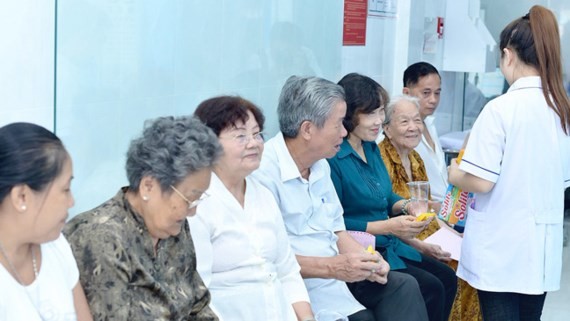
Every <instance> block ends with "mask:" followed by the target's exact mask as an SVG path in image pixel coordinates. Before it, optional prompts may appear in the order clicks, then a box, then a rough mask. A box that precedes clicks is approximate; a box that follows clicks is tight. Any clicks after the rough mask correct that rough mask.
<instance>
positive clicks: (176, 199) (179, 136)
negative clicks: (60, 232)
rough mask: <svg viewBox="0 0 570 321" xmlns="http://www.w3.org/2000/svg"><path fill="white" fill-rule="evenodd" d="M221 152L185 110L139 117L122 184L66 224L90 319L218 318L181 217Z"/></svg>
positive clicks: (187, 213) (198, 197)
mask: <svg viewBox="0 0 570 321" xmlns="http://www.w3.org/2000/svg"><path fill="white" fill-rule="evenodd" d="M220 154H221V147H220V145H219V143H218V139H217V137H216V136H215V135H214V133H213V132H212V131H211V130H210V129H209V128H208V127H206V126H205V125H203V124H202V123H201V122H200V121H199V120H197V119H193V118H191V117H177V118H175V117H163V118H157V119H155V120H152V121H149V122H147V123H146V124H145V128H144V131H143V133H142V136H140V137H139V138H136V139H134V140H133V141H132V142H131V144H130V147H129V150H128V152H127V162H126V170H127V176H128V180H129V186H127V187H123V188H121V189H120V190H119V192H118V193H117V194H116V195H115V196H114V197H113V198H111V199H110V200H108V201H107V202H105V203H103V204H102V205H100V206H98V207H96V208H95V209H92V210H90V211H87V212H85V213H83V214H80V215H78V216H76V217H75V218H73V219H72V220H71V221H70V222H69V223H68V224H67V226H66V227H65V229H64V233H65V235H66V236H67V238H68V240H69V243H70V244H71V247H72V250H73V252H74V254H75V257H76V259H77V264H78V267H79V271H80V281H81V284H82V285H83V287H84V288H85V293H86V296H87V300H88V302H89V305H90V307H91V312H92V314H93V317H94V319H95V320H217V319H218V318H217V317H216V315H215V314H214V313H213V312H212V311H211V309H210V308H209V306H208V304H209V301H210V294H209V292H208V289H207V288H206V287H205V286H204V284H203V282H202V279H201V278H200V276H199V275H198V273H197V272H196V256H195V252H194V246H193V243H192V239H191V237H190V232H189V227H188V222H187V220H186V217H187V216H191V215H194V213H195V212H196V206H197V205H198V204H199V203H200V201H201V200H202V199H204V198H205V197H206V196H207V194H205V193H204V192H205V191H206V189H208V186H209V184H210V176H211V168H212V165H213V164H214V162H216V160H217V159H218V158H219V156H220Z"/></svg>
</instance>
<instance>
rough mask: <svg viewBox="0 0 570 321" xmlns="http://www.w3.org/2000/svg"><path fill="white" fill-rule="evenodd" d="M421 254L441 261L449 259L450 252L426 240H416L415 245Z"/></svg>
mask: <svg viewBox="0 0 570 321" xmlns="http://www.w3.org/2000/svg"><path fill="white" fill-rule="evenodd" d="M415 247H416V248H417V250H418V251H420V252H421V253H422V254H423V255H427V256H431V257H433V258H434V259H436V260H439V261H442V262H449V261H451V253H449V252H447V251H444V250H443V249H442V248H441V246H439V245H435V244H430V243H426V242H423V241H421V242H418V243H417V245H416V246H415Z"/></svg>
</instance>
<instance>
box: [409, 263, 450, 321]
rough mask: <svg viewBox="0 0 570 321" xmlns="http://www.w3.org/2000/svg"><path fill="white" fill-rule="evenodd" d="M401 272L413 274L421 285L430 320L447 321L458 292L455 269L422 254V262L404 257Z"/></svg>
mask: <svg viewBox="0 0 570 321" xmlns="http://www.w3.org/2000/svg"><path fill="white" fill-rule="evenodd" d="M404 262H406V265H407V268H406V269H403V270H398V271H399V272H402V273H406V274H409V275H411V276H413V277H414V278H415V279H416V280H417V281H418V284H419V286H420V290H421V292H422V296H423V298H424V302H425V305H426V309H427V313H428V316H429V320H430V321H447V320H448V319H449V314H450V313H451V307H452V306H453V301H454V300H455V294H456V293H457V276H455V271H453V269H452V268H450V267H449V266H447V265H446V264H445V263H442V262H440V261H438V260H436V259H434V258H431V257H428V256H425V255H422V261H421V262H414V261H411V260H407V259H404Z"/></svg>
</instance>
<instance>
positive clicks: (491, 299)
mask: <svg viewBox="0 0 570 321" xmlns="http://www.w3.org/2000/svg"><path fill="white" fill-rule="evenodd" d="M477 295H478V296H479V304H480V305H481V312H482V314H483V320H484V321H493V320H500V321H535V320H536V321H539V320H540V316H541V314H542V308H543V307H544V300H545V299H546V293H543V294H539V295H529V294H520V293H509V292H487V291H481V290H477Z"/></svg>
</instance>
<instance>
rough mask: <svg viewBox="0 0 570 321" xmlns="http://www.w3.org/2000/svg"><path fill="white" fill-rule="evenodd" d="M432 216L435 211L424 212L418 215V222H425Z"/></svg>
mask: <svg viewBox="0 0 570 321" xmlns="http://www.w3.org/2000/svg"><path fill="white" fill-rule="evenodd" d="M432 216H435V213H431V212H426V213H422V214H420V215H418V217H416V221H417V222H423V221H425V220H427V219H428V218H430V217H432Z"/></svg>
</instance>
